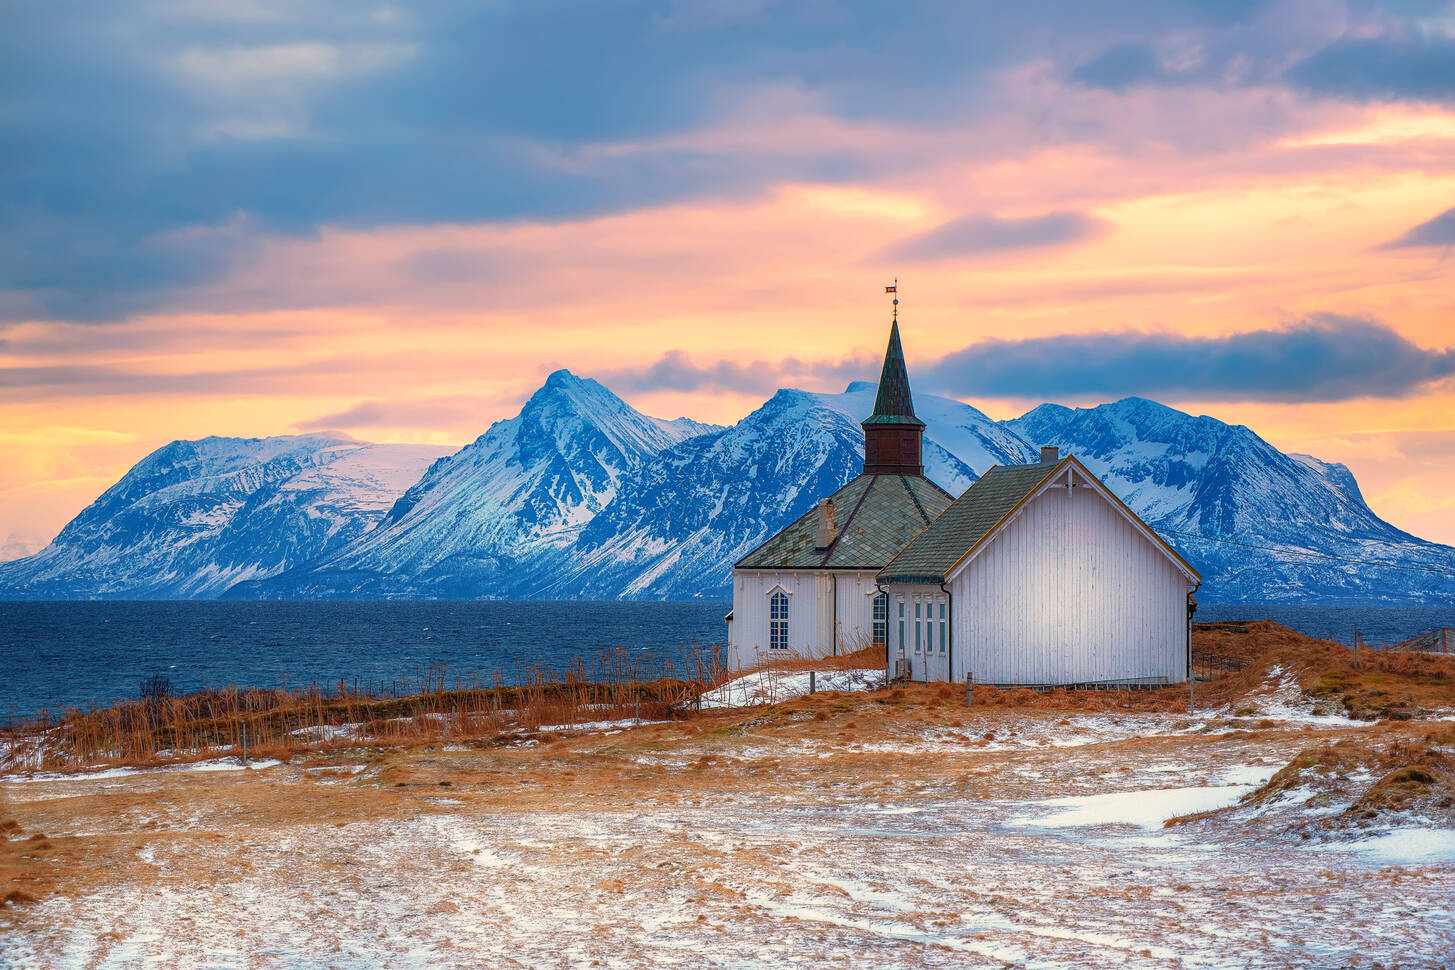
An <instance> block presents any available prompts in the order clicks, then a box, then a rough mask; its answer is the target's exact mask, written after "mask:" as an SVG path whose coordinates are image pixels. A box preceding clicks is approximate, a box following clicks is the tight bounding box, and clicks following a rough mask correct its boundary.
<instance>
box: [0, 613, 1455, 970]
mask: <svg viewBox="0 0 1455 970" xmlns="http://www.w3.org/2000/svg"><path fill="white" fill-rule="evenodd" d="M1198 637H1199V643H1198V646H1199V647H1200V648H1201V649H1207V650H1215V651H1220V652H1222V653H1224V654H1226V655H1228V656H1238V657H1241V658H1243V659H1246V660H1247V661H1248V666H1247V667H1246V668H1244V669H1242V670H1239V671H1236V672H1233V673H1230V674H1228V675H1227V676H1225V677H1223V678H1220V679H1219V680H1218V681H1216V682H1214V683H1211V684H1203V685H1199V702H1198V708H1197V709H1196V710H1194V711H1191V712H1189V710H1188V704H1187V701H1188V697H1187V691H1186V689H1185V688H1181V689H1168V690H1156V691H1136V692H1068V691H1052V692H1045V693H1037V692H1033V691H996V690H991V689H984V688H981V689H977V691H976V695H975V698H974V700H975V704H974V706H973V707H972V708H970V709H968V710H967V709H966V708H965V707H964V705H963V694H962V692H960V691H957V690H955V689H952V688H949V687H944V686H910V687H896V688H892V689H888V690H884V689H881V690H875V691H861V692H853V693H833V692H824V693H817V694H814V695H810V696H798V697H790V698H787V699H784V700H781V701H780V702H779V703H776V704H772V705H763V706H757V707H752V708H744V709H725V710H706V711H702V712H697V711H696V710H693V709H688V710H681V709H679V710H663V711H660V712H654V713H659V714H660V715H661V717H660V718H654V719H656V720H658V723H645V724H641V725H639V726H632V724H633V722H634V716H629V717H628V718H626V719H625V720H624V721H623V719H620V718H601V719H599V720H600V721H605V722H608V723H594V724H590V725H588V726H586V727H584V728H578V727H573V726H571V723H572V722H570V721H569V720H567V721H556V722H549V723H548V722H547V721H543V720H537V722H536V725H535V726H534V727H532V726H529V725H520V724H517V725H514V726H510V727H507V726H505V725H503V724H502V725H500V726H499V728H500V729H499V730H492V731H490V732H481V733H480V734H479V735H478V736H465V735H460V736H454V737H427V738H403V737H401V738H397V739H392V740H381V739H374V738H355V739H347V738H339V739H337V740H336V742H331V743H328V744H320V745H317V746H302V747H300V749H299V750H290V751H279V752H277V753H276V755H275V756H274V757H271V758H268V759H266V760H263V761H259V762H255V763H254V766H253V767H251V768H249V769H246V770H245V769H243V768H241V767H240V765H238V764H237V763H236V761H234V760H231V759H227V758H214V759H211V760H208V761H202V762H198V763H193V764H191V765H185V764H180V765H179V764H171V765H160V766H153V767H142V768H126V767H113V768H112V769H110V770H107V771H102V772H99V773H90V774H70V773H53V774H42V775H26V774H11V775H9V776H7V777H6V778H5V779H4V780H0V830H3V831H4V836H5V837H4V839H3V840H0V894H6V895H9V896H10V897H11V902H10V903H9V904H7V905H5V906H4V907H3V909H0V965H4V966H18V967H29V966H36V967H100V966H130V965H140V964H146V965H159V966H229V967H230V966H238V967H280V968H281V967H339V968H352V967H385V966H387V967H400V966H402V967H412V966H418V967H426V966H429V967H436V966H443V967H478V966H551V967H554V966H562V967H565V966H604V967H640V966H646V965H665V966H675V965H680V966H692V967H702V966H722V967H760V966H761V967H777V966H787V965H814V966H819V965H845V966H859V965H863V964H865V963H867V962H871V961H872V962H874V963H876V964H879V965H887V966H906V967H921V966H928V967H936V966H945V967H967V966H970V967H977V966H986V967H1000V966H1032V965H1036V966H1129V967H1223V966H1226V967H1248V966H1257V967H1264V966H1267V967H1309V966H1314V967H1323V966H1327V967H1342V966H1361V967H1362V966H1374V965H1375V964H1376V963H1377V964H1379V965H1382V966H1384V967H1401V966H1404V967H1427V966H1428V967H1433V966H1442V965H1445V962H1446V961H1447V960H1448V954H1449V953H1451V952H1455V914H1452V900H1455V808H1452V806H1455V800H1452V796H1455V787H1452V786H1455V781H1452V778H1455V775H1452V767H1451V756H1452V747H1455V725H1452V724H1451V723H1450V720H1449V719H1450V718H1452V717H1455V693H1452V692H1455V664H1452V662H1451V661H1450V660H1449V659H1441V658H1430V657H1411V656H1399V657H1397V656H1393V655H1390V656H1370V655H1368V654H1365V655H1364V656H1363V657H1362V658H1361V660H1362V663H1361V664H1360V666H1359V667H1355V666H1353V658H1352V656H1349V655H1348V651H1346V650H1344V648H1342V647H1338V646H1337V645H1331V644H1322V643H1319V642H1316V641H1309V640H1307V639H1306V638H1302V637H1299V636H1298V635H1297V634H1292V633H1290V632H1289V631H1286V630H1283V629H1282V628H1278V627H1273V626H1271V625H1268V624H1236V625H1234V624H1217V625H1213V626H1209V627H1205V628H1200V629H1199V631H1198ZM578 720H579V719H578ZM542 724H545V725H547V727H551V728H552V729H550V730H544V731H543V730H540V725H542Z"/></svg>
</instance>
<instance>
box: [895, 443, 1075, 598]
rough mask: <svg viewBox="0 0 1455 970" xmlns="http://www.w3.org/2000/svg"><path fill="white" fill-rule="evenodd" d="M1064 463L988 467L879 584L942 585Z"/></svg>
mask: <svg viewBox="0 0 1455 970" xmlns="http://www.w3.org/2000/svg"><path fill="white" fill-rule="evenodd" d="M1069 460H1070V459H1069V458H1066V459H1063V460H1062V462H1064V461H1069ZM1062 462H1042V463H1040V464H1036V465H996V466H995V467H993V468H991V469H990V470H989V471H987V472H986V473H985V474H984V475H981V476H980V478H979V479H977V480H976V482H975V484H973V485H971V486H970V487H969V488H967V489H966V490H965V492H964V494H962V495H961V496H960V497H959V498H957V499H955V501H954V502H952V503H950V507H949V508H947V509H946V510H945V511H944V512H943V513H942V514H941V515H940V516H939V517H938V518H937V519H935V520H934V522H933V523H931V525H930V526H929V528H927V529H925V530H924V531H923V532H921V533H920V534H919V535H918V536H917V537H916V538H915V539H914V540H913V541H912V542H910V543H909V545H907V546H905V547H904V549H903V551H901V552H900V553H899V555H897V556H895V557H894V558H893V560H891V561H890V563H889V564H888V565H887V566H885V567H884V568H883V569H882V570H880V572H879V576H878V579H879V582H881V583H887V582H899V583H943V582H944V581H945V576H946V575H947V574H948V573H949V572H950V570H951V569H953V568H954V567H955V564H956V563H958V562H959V561H960V559H961V557H963V556H964V555H965V553H967V552H969V551H970V550H971V549H973V548H974V547H975V545H976V544H977V543H979V542H980V541H981V540H982V539H984V538H985V536H986V535H987V534H988V533H989V532H990V530H991V529H993V528H995V525H996V523H998V522H999V521H1000V520H1001V519H1003V518H1004V517H1005V516H1006V514H1007V513H1009V512H1010V511H1011V510H1012V509H1014V508H1015V507H1016V506H1017V505H1019V504H1020V503H1021V502H1022V501H1023V500H1024V499H1025V498H1026V496H1028V495H1030V494H1031V493H1032V492H1034V491H1035V490H1036V489H1037V488H1038V487H1039V486H1040V484H1041V483H1042V482H1044V481H1045V480H1046V479H1047V478H1049V477H1050V476H1051V475H1053V474H1055V472H1056V470H1057V469H1058V468H1060V467H1061V464H1062Z"/></svg>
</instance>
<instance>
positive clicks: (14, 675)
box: [0, 601, 1455, 719]
mask: <svg viewBox="0 0 1455 970" xmlns="http://www.w3.org/2000/svg"><path fill="white" fill-rule="evenodd" d="M727 610H728V604H726V603H712V602H690V603H638V602H609V603H582V602H439V601H392V602H378V601H371V602H332V601H329V602H247V601H239V602H232V601H228V602H217V601H203V602H192V601H180V602H179V601H168V602H126V601H108V602H47V603H19V602H0V719H3V718H7V717H10V716H14V717H29V716H32V715H34V714H35V713H36V712H38V711H40V710H41V709H42V708H44V709H47V710H49V711H51V712H52V713H55V712H58V711H60V710H62V709H64V708H66V707H72V706H75V707H82V708H84V707H86V706H88V705H93V704H94V705H96V706H103V705H106V704H109V703H111V702H112V701H113V700H114V699H116V698H124V697H136V696H138V694H139V693H140V689H141V682H142V681H143V680H145V679H147V678H150V677H154V676H159V677H162V678H164V679H166V680H167V681H168V682H169V684H170V687H171V688H172V689H173V690H176V691H192V690H198V689H201V688H203V687H224V686H228V685H238V686H245V687H278V686H285V685H286V686H289V687H304V686H308V685H310V684H318V685H321V686H323V687H325V688H332V687H333V686H334V685H336V684H338V683H339V682H343V683H345V684H346V685H348V686H349V687H351V688H352V687H353V686H354V685H355V684H357V685H358V686H359V687H360V688H372V689H375V690H380V689H383V690H386V691H387V690H390V689H393V686H394V685H395V684H398V683H400V682H404V684H405V685H407V683H410V682H418V680H419V679H420V678H421V677H423V676H424V674H425V673H426V671H427V670H428V669H429V668H430V667H431V666H434V667H435V668H436V669H438V666H439V665H444V670H445V675H444V676H445V681H446V683H447V684H453V683H454V680H455V678H457V677H458V678H462V679H464V680H466V681H467V682H468V681H470V680H472V679H474V680H475V681H476V682H480V681H484V682H489V681H490V679H491V678H492V677H493V676H494V675H495V674H496V673H499V674H500V675H501V676H502V677H503V678H504V679H506V680H507V681H509V680H512V679H518V678H519V677H520V676H521V675H522V674H525V673H527V672H528V671H529V670H531V669H532V668H535V669H537V670H540V671H543V672H546V673H551V672H561V671H564V670H566V669H567V668H568V667H569V666H570V665H571V663H572V662H573V661H580V660H584V661H587V662H588V663H590V662H592V661H594V660H595V659H596V658H597V657H598V656H599V655H600V654H601V653H602V652H603V651H605V650H611V649H616V648H620V649H624V650H626V651H628V652H629V653H632V654H635V655H638V656H641V657H648V656H650V657H672V658H676V659H684V658H685V657H686V655H687V654H689V653H691V652H693V651H698V650H702V649H704V648H707V647H709V646H710V645H711V644H715V643H721V642H722V641H724V640H725V639H726V637H727V625H726V624H725V623H724V622H723V614H725V613H726V612H727ZM1260 618H1267V619H1272V620H1274V621H1276V622H1278V623H1282V624H1284V625H1286V626H1289V627H1292V628H1293V629H1295V630H1298V631H1300V632H1301V633H1305V634H1308V635H1309V636H1315V637H1322V638H1326V639H1330V640H1337V641H1339V642H1341V643H1346V644H1347V643H1351V642H1352V637H1353V630H1354V626H1355V624H1357V625H1358V627H1359V633H1360V636H1361V637H1362V638H1363V640H1364V641H1365V642H1366V643H1367V644H1369V645H1371V646H1385V645H1388V644H1390V643H1394V642H1397V641H1399V640H1403V639H1406V638H1408V637H1412V636H1415V635H1416V634H1419V633H1423V632H1425V631H1427V630H1431V629H1434V628H1436V627H1441V626H1446V627H1455V605H1446V606H1417V607H1331V606H1286V605H1262V606H1260V605H1218V604H1203V605H1202V606H1201V607H1200V608H1199V610H1198V613H1197V617H1196V619H1197V620H1199V621H1208V620H1222V619H1260ZM401 686H403V685H401Z"/></svg>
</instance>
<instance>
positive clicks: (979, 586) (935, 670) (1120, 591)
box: [728, 301, 1201, 686]
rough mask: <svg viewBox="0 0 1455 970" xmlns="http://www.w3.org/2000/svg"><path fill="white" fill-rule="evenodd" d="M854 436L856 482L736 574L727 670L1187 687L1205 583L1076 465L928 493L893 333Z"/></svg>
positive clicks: (1055, 461) (1023, 470)
mask: <svg viewBox="0 0 1455 970" xmlns="http://www.w3.org/2000/svg"><path fill="white" fill-rule="evenodd" d="M896 302H897V301H896ZM896 317H897V314H896ZM862 426H863V429H864V466H863V471H862V472H861V473H860V474H859V475H858V476H857V477H855V478H854V479H853V480H852V481H850V482H849V483H848V484H847V485H844V486H843V487H842V488H840V489H839V490H838V491H836V492H834V493H833V494H832V495H829V496H826V497H823V498H821V499H820V500H819V501H818V503H817V504H816V505H815V506H814V507H813V508H811V509H810V510H809V511H808V512H807V513H805V514H804V515H802V516H800V517H799V518H798V519H797V520H795V521H794V522H792V523H791V524H789V525H788V526H787V527H786V528H784V529H783V530H782V531H780V532H779V533H778V534H776V535H774V536H773V537H772V538H770V539H768V540H767V541H766V542H764V543H763V544H762V545H760V546H758V547H757V548H756V549H754V550H753V551H751V552H749V553H748V554H747V555H746V556H744V557H743V558H742V559H740V560H739V561H738V562H737V564H736V565H735V566H734V567H733V581H732V586H733V609H732V612H731V613H729V614H728V643H729V661H730V662H731V663H732V664H733V665H734V666H735V667H737V668H739V669H742V668H748V667H752V666H754V665H755V664H758V663H761V662H764V661H767V660H771V659H773V658H774V657H783V656H802V657H817V656H825V655H829V654H842V653H851V652H853V651H856V650H860V649H863V648H865V647H870V646H883V647H885V648H886V650H887V657H888V663H887V667H888V670H887V672H888V673H889V675H890V676H892V677H907V678H908V679H911V680H917V681H959V682H963V681H965V680H966V678H967V677H973V679H974V680H975V682H977V683H987V684H999V685H1004V686H1070V685H1086V686H1113V685H1153V684H1171V683H1180V682H1183V681H1186V680H1187V677H1188V673H1189V663H1190V659H1191V658H1190V653H1189V640H1188V632H1189V626H1188V624H1189V621H1190V616H1191V612H1190V606H1191V603H1192V598H1191V597H1192V592H1193V591H1194V590H1195V589H1196V588H1197V586H1198V584H1199V583H1200V582H1201V577H1200V576H1199V575H1198V573H1197V571H1196V570H1195V569H1193V568H1192V566H1191V565H1189V564H1188V563H1187V561H1186V560H1184V559H1183V558H1182V556H1181V555H1179V554H1178V553H1177V551H1176V550H1175V549H1173V548H1172V547H1171V546H1170V545H1168V544H1167V542H1165V541H1164V540H1163V539H1162V537H1161V536H1159V535H1158V534H1157V533H1156V532H1155V531H1154V530H1153V529H1152V528H1151V527H1150V526H1148V525H1147V524H1146V523H1145V522H1143V521H1142V520H1141V519H1140V518H1139V517H1138V516H1137V515H1136V513H1134V512H1132V510H1131V509H1129V508H1127V506H1126V505H1125V504H1123V503H1122V502H1121V501H1120V500H1119V499H1118V498H1117V497H1116V496H1115V495H1114V494H1112V492H1111V491H1110V490H1108V489H1107V487H1106V486H1105V485H1104V484H1102V483H1101V481H1100V480H1098V479H1097V477H1096V476H1095V475H1093V474H1092V473H1091V472H1090V471H1088V470H1087V468H1086V467H1085V466H1084V465H1083V464H1082V463H1081V462H1080V461H1078V460H1077V459H1076V458H1075V457H1074V456H1071V455H1067V456H1064V457H1063V456H1061V455H1060V454H1059V452H1058V450H1057V449H1056V448H1052V447H1046V448H1042V449H1041V456H1040V461H1039V462H1035V463H1031V464H1025V465H997V466H995V467H992V468H990V469H989V470H987V471H986V472H985V473H984V474H983V475H981V476H980V478H979V479H977V480H976V482H975V483H974V484H973V485H971V486H970V488H968V489H966V491H965V492H964V494H962V495H960V496H959V497H958V498H956V497H954V496H951V495H949V494H947V493H946V492H945V491H944V489H942V488H940V487H939V486H938V485H936V484H935V483H934V482H932V481H930V480H929V479H928V478H926V477H925V476H924V463H923V460H922V440H923V437H924V428H925V426H924V422H922V421H920V420H919V419H918V418H917V417H915V413H914V401H913V398H912V396H911V394H910V389H909V373H908V369H907V367H906V366H905V361H904V352H903V349H902V347H901V345H900V337H899V322H898V319H896V320H895V321H894V322H893V323H892V324H891V326H890V331H889V346H888V349H887V350H886V351H885V354H884V368H883V372H882V373H881V375H880V378H879V389H878V394H877V396H876V398H875V401H874V413H873V414H871V415H869V416H868V417H866V418H865V419H864V421H863V424H862Z"/></svg>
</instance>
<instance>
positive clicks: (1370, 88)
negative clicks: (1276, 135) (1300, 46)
mask: <svg viewBox="0 0 1455 970" xmlns="http://www.w3.org/2000/svg"><path fill="white" fill-rule="evenodd" d="M1287 79H1288V81H1289V82H1290V83H1292V84H1293V85H1295V86H1297V87H1301V88H1304V89H1306V90H1308V91H1312V92H1314V93H1316V94H1324V95H1332V96H1335V97H1341V98H1349V99H1351V100H1355V101H1435V102H1445V103H1449V102H1451V101H1455V38H1451V37H1446V36H1441V35H1429V34H1421V33H1411V34H1408V35H1405V36H1383V37H1346V38H1344V39H1342V40H1339V41H1336V42H1335V43H1333V44H1330V45H1329V46H1328V47H1325V48H1323V49H1322V50H1320V51H1318V52H1317V53H1315V54H1313V55H1312V56H1311V57H1309V58H1308V59H1307V60H1304V61H1302V62H1300V63H1298V64H1295V65H1294V66H1293V67H1292V68H1290V69H1289V71H1288V74H1287Z"/></svg>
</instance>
